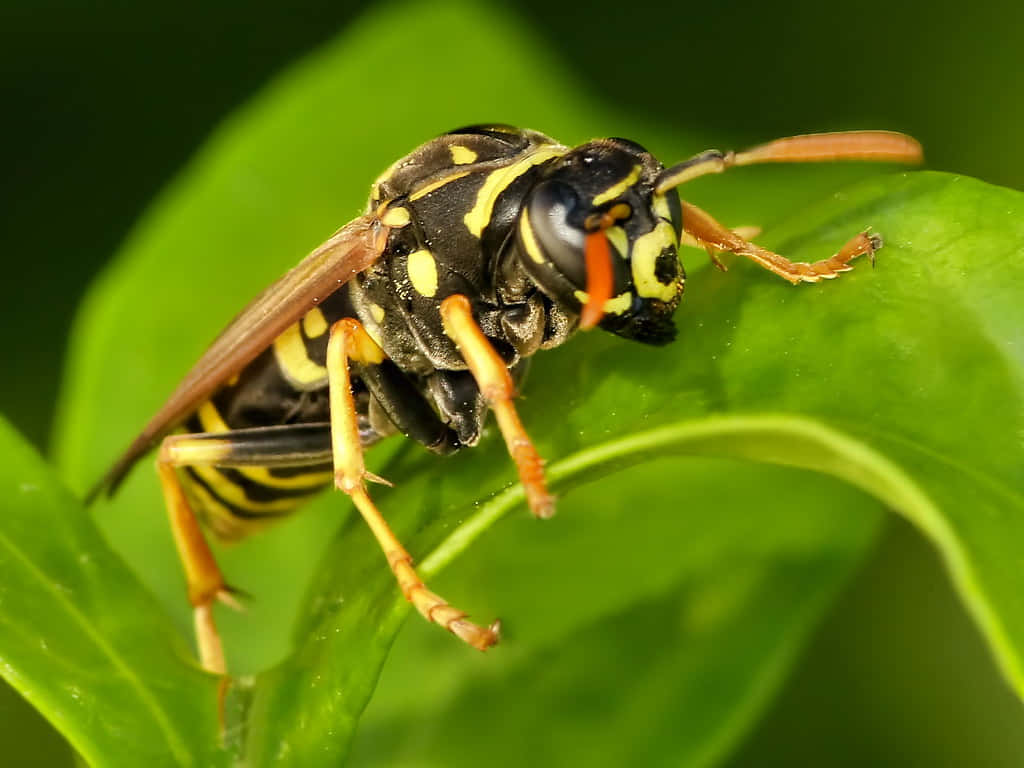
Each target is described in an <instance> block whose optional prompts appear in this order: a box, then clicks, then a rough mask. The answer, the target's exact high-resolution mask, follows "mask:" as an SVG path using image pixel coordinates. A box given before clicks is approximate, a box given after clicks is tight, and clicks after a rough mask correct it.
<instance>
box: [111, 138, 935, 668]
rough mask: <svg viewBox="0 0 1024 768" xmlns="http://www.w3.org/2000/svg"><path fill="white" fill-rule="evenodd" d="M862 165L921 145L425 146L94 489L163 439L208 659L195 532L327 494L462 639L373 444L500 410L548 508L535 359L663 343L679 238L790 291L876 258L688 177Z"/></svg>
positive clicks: (433, 434)
mask: <svg viewBox="0 0 1024 768" xmlns="http://www.w3.org/2000/svg"><path fill="white" fill-rule="evenodd" d="M830 160H868V161H880V162H901V163H915V162H919V161H920V160H921V148H920V146H919V145H918V143H917V142H916V141H914V140H913V139H911V138H910V137H908V136H905V135H902V134H898V133H890V132H882V131H862V132H849V133H835V134H814V135H805V136H796V137H792V138H788V139H780V140H777V141H774V142H770V143H768V144H764V145H761V146H758V147H755V148H753V149H751V150H748V151H745V152H739V153H731V152H730V153H722V152H718V151H714V150H712V151H708V152H704V153H701V154H699V155H696V156H695V157H693V158H692V159H690V160H687V161H685V162H682V163H679V164H678V165H674V166H671V167H669V168H665V167H664V166H662V164H661V163H660V162H658V160H657V159H655V158H654V156H653V155H651V154H650V153H648V152H647V151H646V150H645V149H643V147H641V146H640V145H638V144H636V143H634V142H632V141H628V140H625V139H599V140H595V141H590V142H587V143H585V144H583V145H581V146H578V147H575V148H570V147H566V146H562V145H561V144H558V143H557V142H555V141H554V140H552V139H550V138H548V137H547V136H544V135H543V134H540V133H537V132H535V131H529V130H521V129H517V128H512V127H510V126H504V125H484V126H473V127H469V128H463V129H460V130H457V131H453V132H451V133H448V134H445V135H443V136H441V137H439V138H436V139H434V140H432V141H429V142H427V143H426V144H424V145H422V146H421V147H419V148H418V149H416V150H414V151H413V152H412V153H410V154H409V155H407V156H405V157H403V158H402V159H400V160H398V161H397V162H396V163H394V164H393V165H392V166H391V168H389V169H388V170H387V171H386V172H385V173H384V174H383V175H382V176H381V177H380V178H379V179H377V181H376V182H375V183H374V184H373V187H372V191H371V199H370V204H369V208H368V212H367V213H366V214H365V215H363V216H360V217H359V218H357V219H355V220H354V221H352V222H350V223H349V224H347V225H345V226H344V227H342V228H341V229H339V230H338V231H337V232H336V233H335V234H334V235H332V236H331V237H330V238H329V239H328V240H327V241H326V242H325V243H324V244H323V245H321V246H320V247H319V248H317V249H316V250H315V251H313V253H311V254H310V255H309V256H308V257H307V258H306V259H305V260H303V261H302V262H301V263H300V264H299V265H298V266H296V267H295V268H294V269H292V270H291V271H290V272H288V273H287V274H286V275H284V276H283V277H282V278H281V279H280V280H278V281H277V282H276V283H274V284H273V285H271V286H270V287H269V288H268V289H267V290H266V291H264V292H263V293H262V294H261V295H260V296H258V297H257V298H256V299H255V300H254V301H253V302H252V303H251V304H250V305H249V306H248V307H247V308H246V309H244V310H243V311H242V313H241V314H239V315H238V317H236V318H235V320H234V321H233V322H232V323H231V324H230V325H229V326H228V327H227V329H226V330H225V331H224V332H223V333H222V334H221V335H220V336H219V337H218V338H217V339H216V340H215V341H214V342H213V344H212V345H211V346H210V348H209V349H208V350H207V352H206V353H205V354H204V355H203V356H202V358H201V359H200V360H199V362H198V363H197V364H196V365H195V367H194V368H193V369H192V370H191V372H189V373H188V375H187V376H186V377H185V379H184V380H183V381H182V383H181V384H180V385H179V387H178V388H177V389H176V390H175V391H174V393H173V394H172V395H171V396H170V399H169V400H168V401H167V402H166V403H165V404H164V406H163V407H162V408H161V409H160V410H159V411H158V412H157V414H156V415H155V416H154V417H153V418H152V420H151V421H150V422H149V424H148V425H146V427H145V428H144V429H143V431H142V432H141V434H140V435H139V436H138V437H137V438H136V439H135V441H134V442H133V443H132V444H131V446H130V447H129V448H128V450H127V451H126V452H125V454H124V455H123V456H122V457H121V458H120V459H119V460H118V462H117V463H116V464H115V465H114V466H113V468H112V469H111V470H110V471H109V472H108V473H107V475H106V476H105V477H104V478H103V480H102V481H101V482H100V484H99V485H98V486H97V488H96V489H95V490H94V491H93V494H94V495H95V493H98V492H100V491H102V490H104V489H107V490H108V491H111V492H112V491H113V490H114V489H115V488H116V487H117V485H118V484H119V483H120V481H121V480H122V479H123V478H124V476H125V474H126V473H127V472H128V471H129V469H130V468H131V467H132V466H133V465H134V464H135V462H136V461H137V460H138V459H139V458H140V457H142V456H143V455H144V454H145V453H147V452H148V451H149V450H150V449H151V448H153V447H154V446H156V445H157V444H159V452H158V458H157V466H158V471H159V475H160V481H161V485H162V488H163V494H164V497H165V501H166V505H167V509H168V514H169V516H170V522H171V528H172V530H173V533H174V538H175V542H176V545H177V548H178V553H179V555H180V558H181V561H182V564H183V567H184V570H185V576H186V581H187V585H188V595H189V600H190V601H191V603H192V605H193V608H194V619H195V629H196V635H197V640H198V646H199V657H200V660H201V662H202V664H203V666H204V667H206V668H207V669H209V670H211V671H213V672H216V673H220V674H223V673H225V672H226V664H225V660H224V653H223V650H222V647H221V641H220V638H219V635H218V633H217V629H216V625H215V622H214V617H213V612H212V607H213V604H214V603H215V602H217V601H223V602H226V603H233V602H234V598H233V596H232V593H231V590H230V589H229V588H228V587H227V586H226V582H225V580H224V578H223V576H222V574H221V571H220V569H219V568H218V566H217V563H216V562H215V560H214V557H213V555H212V553H211V551H210V549H209V546H208V545H207V542H206V540H205V538H204V534H203V532H202V530H201V527H200V523H199V520H200V519H201V520H202V521H203V522H204V523H205V524H206V525H207V526H208V527H209V528H210V529H212V531H213V532H214V533H215V534H217V535H218V536H221V537H225V538H237V537H240V536H244V535H246V534H248V533H250V532H252V531H253V530H255V529H257V528H260V527H262V526H264V525H266V524H268V523H270V522H272V521H274V520H276V519H279V518H280V517H282V516H284V515H287V514H288V513H290V512H291V511H293V510H294V509H295V508H296V507H297V506H298V505H299V504H301V503H302V502H303V501H305V500H307V499H309V498H310V497H311V496H312V495H313V494H316V493H318V492H319V491H321V490H322V489H323V488H325V487H327V486H329V485H331V484H332V483H333V484H334V485H335V486H337V487H338V488H340V489H341V490H342V491H344V492H345V493H346V494H348V495H349V496H350V497H351V499H352V500H353V502H354V503H355V505H356V507H357V508H358V509H359V511H360V513H361V514H362V516H363V518H364V519H365V520H366V522H367V524H368V525H369V526H370V528H371V530H372V532H373V534H374V536H375V537H376V539H377V541H378V542H379V543H380V546H381V548H382V549H383V551H384V554H385V556H386V558H387V561H388V564H389V565H390V567H391V569H392V571H393V572H394V574H395V577H396V578H397V580H398V583H399V586H400V587H401V589H402V591H403V593H404V595H405V597H406V598H407V599H408V600H409V601H411V602H412V603H413V605H414V606H415V607H416V608H417V610H419V612H420V613H421V614H423V615H424V616H425V617H426V618H427V619H428V620H430V621H432V622H435V623H437V624H439V625H441V626H443V627H445V628H446V629H448V630H450V631H451V632H453V633H454V634H455V635H457V636H458V637H460V638H461V639H462V640H464V641H465V642H467V643H469V644H470V645H472V646H474V647H476V648H479V649H481V650H482V649H486V648H487V647H489V646H490V645H492V644H493V643H495V642H496V641H497V639H498V625H497V622H495V623H494V624H492V625H491V626H489V627H484V626H479V625H477V624H474V623H472V622H470V621H469V620H468V619H467V618H466V615H465V614H464V613H463V612H462V611H460V610H458V609H457V608H455V607H453V606H452V605H450V604H449V603H448V602H447V601H446V600H444V599H443V598H441V597H440V596H438V595H436V594H434V593H432V592H430V591H429V590H428V589H427V587H426V586H425V585H424V584H423V582H422V581H421V580H420V579H419V577H418V576H417V574H416V571H415V570H414V568H413V565H412V558H411V557H410V556H409V554H408V552H406V550H405V548H404V547H403V546H402V544H401V543H400V542H399V541H398V539H397V538H396V537H395V536H394V534H393V533H392V532H391V529H390V528H389V527H388V524H387V523H386V521H385V519H384V517H383V516H382V515H381V513H380V512H379V511H378V509H377V507H376V506H375V504H374V503H373V501H372V500H371V498H370V496H369V494H368V492H367V488H366V482H367V481H368V480H379V478H377V477H376V476H375V475H373V474H371V473H370V472H368V471H367V470H366V468H365V466H364V463H363V449H364V447H366V446H368V445H370V444H372V443H374V442H376V441H377V440H380V439H381V438H383V437H386V436H388V435H391V434H394V433H401V434H404V435H405V436H407V437H410V438H412V439H413V440H415V441H416V442H418V443H421V444H422V445H424V446H425V447H426V448H428V449H429V450H431V451H434V452H436V453H441V454H447V453H452V452H454V451H457V450H459V449H460V448H462V447H464V446H472V445H475V444H476V443H477V441H478V440H479V438H480V433H481V428H482V426H483V423H484V421H485V419H486V416H487V413H488V411H493V412H494V414H495V417H496V420H497V423H498V427H499V428H500V431H501V433H502V435H503V437H504V439H505V442H506V443H507V446H508V449H509V452H510V454H511V456H512V459H513V460H514V462H515V464H516V467H517V469H518V471H519V477H520V479H521V481H522V483H523V485H524V487H525V491H526V497H527V501H528V503H529V507H530V509H531V511H532V512H533V513H534V514H535V515H536V516H538V517H548V516H550V515H551V514H552V513H553V511H554V504H553V498H552V496H551V495H550V494H549V493H548V491H547V488H546V485H545V480H544V474H543V466H542V461H541V459H540V457H539V456H538V455H537V452H536V450H535V449H534V447H533V444H532V443H531V441H530V439H529V437H528V435H527V433H526V431H525V429H524V428H523V425H522V423H521V422H520V420H519V417H518V415H517V413H516V410H515V408H514V406H513V402H512V399H513V397H514V394H515V389H516V385H517V383H518V382H519V380H520V379H521V378H522V376H523V373H524V371H525V366H526V363H527V361H528V360H529V359H530V358H531V356H532V355H534V353H536V352H538V351H539V350H542V349H548V348H552V347H556V346H558V345H560V344H562V343H564V342H566V341H567V340H568V339H569V338H570V337H572V335H573V334H574V333H575V332H576V331H577V330H578V329H587V328H594V327H600V328H602V329H604V330H607V331H610V332H611V333H614V334H617V335H619V336H621V337H623V338H626V339H633V340H636V341H639V342H644V343H647V344H655V345H662V344H667V343H668V342H670V341H672V340H673V338H674V336H675V325H674V324H673V321H672V317H673V313H674V312H675V309H676V307H677V306H678V304H679V302H680V300H681V298H682V294H683V286H684V282H685V273H684V271H683V268H682V265H681V264H680V261H679V255H678V247H679V245H680V244H681V243H689V244H696V245H699V246H703V247H705V248H707V249H708V251H709V253H710V254H711V255H712V258H713V259H716V262H717V256H716V254H717V253H718V252H721V251H728V252H732V253H736V254H740V255H743V256H746V257H748V258H750V259H752V260H754V261H755V262H757V263H758V264H760V265H761V266H762V267H764V268H766V269H768V270H770V271H772V272H774V273H775V274H777V275H779V276H781V277H783V278H785V279H786V280H789V281H790V282H792V283H799V282H817V281H819V280H821V279H823V278H833V277H836V276H837V275H838V274H839V273H841V272H845V271H848V270H849V269H851V268H852V267H851V264H850V262H851V261H852V260H853V259H855V258H856V257H858V256H861V255H869V256H873V254H874V252H875V250H877V249H878V248H879V247H880V245H881V240H880V238H878V237H877V236H869V235H868V234H867V233H860V234H857V235H855V236H854V237H853V238H852V239H851V240H849V241H848V242H847V243H846V244H845V245H843V246H842V247H841V248H840V249H839V251H838V252H837V253H836V254H835V255H833V256H831V257H830V258H826V259H823V260H821V261H817V262H813V263H803V262H792V261H790V260H788V259H786V258H784V257H782V256H780V255H778V254H775V253H772V252H770V251H767V250H765V249H763V248H761V247H759V246H757V245H755V244H754V243H752V242H749V241H748V240H746V239H744V237H742V236H741V235H740V234H739V233H737V232H733V231H731V230H729V229H726V228H725V227H723V226H722V225H720V224H719V223H718V222H716V221H715V220H714V219H713V218H712V217H711V216H710V215H708V214H707V213H705V212H704V211H702V210H701V209H699V208H697V207H696V206H694V205H692V204H689V203H687V202H685V201H681V200H680V198H679V195H678V192H677V187H678V186H679V185H681V184H683V183H684V182H686V181H689V180H691V179H694V178H696V177H698V176H702V175H705V174H710V173H719V172H722V171H724V170H726V169H727V168H729V167H732V166H742V165H751V164H755V163H767V162H809V161H830Z"/></svg>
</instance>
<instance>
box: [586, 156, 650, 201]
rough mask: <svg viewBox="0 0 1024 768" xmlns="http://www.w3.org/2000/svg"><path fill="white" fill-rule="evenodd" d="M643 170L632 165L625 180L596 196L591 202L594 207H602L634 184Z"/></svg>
mask: <svg viewBox="0 0 1024 768" xmlns="http://www.w3.org/2000/svg"><path fill="white" fill-rule="evenodd" d="M643 170H644V169H643V168H642V167H641V166H639V165H634V166H633V170H631V171H630V172H629V175H627V176H626V178H624V179H622V181H617V182H615V183H614V184H612V185H611V186H610V187H608V189H606V190H605V191H604V192H602V193H601V194H599V195H596V196H595V197H594V200H593V203H594V205H603V204H604V203H607V202H608V201H609V200H614V199H615V198H616V197H618V196H619V195H621V194H622V193H623V192H625V191H626V190H627V189H629V188H630V187H631V186H633V185H634V184H636V182H637V179H639V178H640V174H641V173H643Z"/></svg>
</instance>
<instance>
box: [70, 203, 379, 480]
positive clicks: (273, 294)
mask: <svg viewBox="0 0 1024 768" xmlns="http://www.w3.org/2000/svg"><path fill="white" fill-rule="evenodd" d="M387 233H388V228H387V227H386V226H384V225H383V224H382V223H381V222H380V220H379V219H377V218H376V217H375V216H372V215H367V216H361V217H360V218H358V219H355V220H354V221H352V222H350V223H349V224H346V225H345V226H344V227H342V228H341V229H339V230H338V231H337V232H335V233H334V234H333V235H331V237H330V238H329V239H328V240H327V242H325V243H324V244H323V245H321V246H319V247H318V248H316V250H314V251H313V252H312V253H310V254H309V255H308V256H307V257H306V258H305V259H303V260H302V261H301V262H299V264H298V265H297V266H295V267H293V268H292V269H291V270H289V271H288V272H287V273H286V274H285V275H283V276H282V277H281V278H280V279H279V280H277V282H275V283H273V284H272V285H271V286H270V287H268V288H267V289H266V290H265V291H263V293H261V294H260V295H259V296H257V297H256V298H255V299H253V300H252V302H250V303H249V305H248V306H247V307H246V308H245V309H243V310H242V311H241V312H240V313H239V314H238V315H237V316H236V317H235V319H234V320H232V321H231V322H230V323H229V324H228V326H227V328H225V329H224V330H223V331H222V332H221V333H220V335H219V336H217V338H216V339H215V340H214V342H213V343H212V344H211V345H210V347H209V349H207V350H206V352H205V353H204V354H203V356H202V357H201V358H199V361H198V362H197V363H196V364H195V366H193V368H192V370H191V371H189V372H188V374H186V376H185V378H184V379H183V380H182V382H181V383H180V384H179V385H178V388H177V389H175V390H174V392H173V393H172V394H171V396H170V397H169V398H168V400H167V402H166V403H164V405H163V407H162V408H161V409H160V410H159V411H157V412H156V415H155V416H153V418H152V419H150V421H149V423H148V424H147V425H146V426H145V428H144V429H143V430H142V432H141V433H140V434H139V436H138V437H136V438H135V440H133V441H132V444H131V445H130V446H129V447H128V450H126V451H125V452H124V454H123V455H122V456H121V458H120V459H118V460H117V463H115V464H114V466H113V467H111V468H110V471H108V472H107V473H106V474H105V475H104V476H103V478H102V479H101V480H100V482H99V483H97V485H96V486H95V487H94V488H93V489H92V490H91V491H90V492H89V494H88V496H87V497H86V498H87V500H91V499H93V498H94V497H95V496H96V495H97V494H98V493H99V492H100V491H102V490H103V489H104V488H107V489H108V490H109V492H110V493H113V491H114V490H115V489H116V488H117V486H118V484H119V483H120V482H121V480H123V479H124V476H125V475H126V474H127V473H128V470H129V469H131V467H132V465H133V464H134V463H135V462H136V461H137V460H138V459H139V458H141V457H142V456H143V455H144V454H145V453H146V452H147V451H149V449H150V448H152V447H153V445H155V444H156V442H157V441H158V440H160V439H161V438H163V437H164V436H165V435H166V434H167V433H169V432H170V431H171V430H173V429H174V428H175V427H177V426H178V425H179V424H180V423H181V422H182V421H184V420H185V419H186V418H187V417H188V415H189V414H190V413H192V412H193V411H194V410H195V409H196V408H197V407H198V406H199V405H200V404H201V403H202V402H203V401H204V400H206V399H207V398H209V397H210V396H211V395H212V394H213V393H214V392H216V391H217V389H218V388H219V387H220V386H221V385H222V384H223V383H224V382H225V381H227V380H228V379H230V378H231V377H232V376H234V375H235V374H237V373H239V372H240V371H241V370H242V369H243V368H244V367H245V366H246V365H247V364H248V363H250V362H252V360H253V359H255V358H256V357H257V356H258V355H259V354H260V353H261V352H262V351H263V350H264V349H266V348H267V347H268V346H269V345H270V344H271V343H272V342H273V341H274V339H276V338H277V337H278V336H279V335H280V334H281V333H283V332H284V330H285V329H286V328H288V326H290V325H292V324H293V323H295V322H296V321H298V320H299V319H300V318H301V317H302V316H303V315H305V314H306V313H307V312H309V310H310V309H312V308H313V307H315V306H316V305H317V304H318V303H319V302H320V301H321V300H323V299H324V298H325V297H327V296H330V295H331V294H332V293H334V292H335V291H336V290H338V289H339V288H340V287H341V286H342V285H344V284H345V283H347V282H348V281H349V280H351V279H352V278H353V277H354V276H355V275H357V274H358V273H360V272H362V271H363V270H365V269H367V268H368V267H369V266H370V265H371V264H373V263H374V262H375V261H376V260H377V259H378V258H379V257H380V255H381V253H382V252H383V249H384V245H385V244H386V242H387Z"/></svg>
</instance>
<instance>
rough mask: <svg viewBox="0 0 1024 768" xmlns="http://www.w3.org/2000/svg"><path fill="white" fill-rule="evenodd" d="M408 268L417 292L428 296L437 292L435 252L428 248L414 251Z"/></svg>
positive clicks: (410, 279)
mask: <svg viewBox="0 0 1024 768" xmlns="http://www.w3.org/2000/svg"><path fill="white" fill-rule="evenodd" d="M406 269H407V270H408V271H409V282H411V283H412V287H413V288H415V289H416V293H418V294H419V295H420V296H426V297H427V298H430V297H431V296H433V295H434V294H435V293H437V262H435V261H434V254H432V253H431V252H430V251H428V250H427V249H426V248H420V249H419V250H418V251H413V252H412V253H410V254H409V261H408V263H407V265H406Z"/></svg>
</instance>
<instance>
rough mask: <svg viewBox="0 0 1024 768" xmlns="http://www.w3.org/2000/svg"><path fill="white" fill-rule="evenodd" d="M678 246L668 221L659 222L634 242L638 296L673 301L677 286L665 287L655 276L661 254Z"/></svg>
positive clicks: (635, 283)
mask: <svg viewBox="0 0 1024 768" xmlns="http://www.w3.org/2000/svg"><path fill="white" fill-rule="evenodd" d="M675 244H676V232H675V230H674V229H673V228H672V225H671V224H669V223H668V222H667V221H659V222H658V224H657V226H655V227H654V229H652V230H651V231H650V232H648V233H647V234H646V235H641V236H640V237H638V238H637V239H636V240H635V241H634V242H633V256H632V259H631V260H630V265H631V266H632V269H633V285H634V286H635V288H636V292H637V294H638V295H640V296H642V297H643V298H645V299H660V300H661V301H671V300H672V299H674V298H675V296H676V293H677V290H676V286H675V284H669V285H665V284H664V283H662V282H661V281H659V280H658V278H657V277H655V275H654V265H655V262H656V261H657V259H658V256H660V255H661V252H662V251H663V250H664V249H665V248H667V247H669V246H674V245H675Z"/></svg>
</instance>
